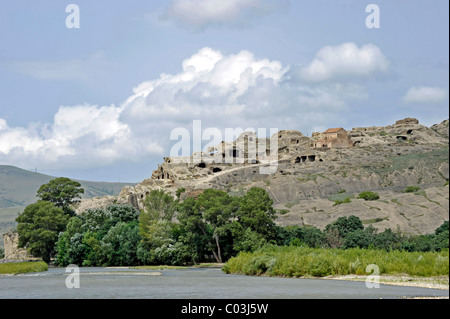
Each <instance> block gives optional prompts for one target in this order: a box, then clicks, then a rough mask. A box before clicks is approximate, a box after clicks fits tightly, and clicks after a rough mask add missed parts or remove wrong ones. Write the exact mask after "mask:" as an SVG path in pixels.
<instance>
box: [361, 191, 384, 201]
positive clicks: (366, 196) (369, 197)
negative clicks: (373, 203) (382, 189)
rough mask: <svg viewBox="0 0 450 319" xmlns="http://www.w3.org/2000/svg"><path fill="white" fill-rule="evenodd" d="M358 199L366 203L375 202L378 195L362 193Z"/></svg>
mask: <svg viewBox="0 0 450 319" xmlns="http://www.w3.org/2000/svg"><path fill="white" fill-rule="evenodd" d="M358 198H361V199H364V200H366V201H369V200H377V199H380V195H378V193H374V192H362V193H359V196H358Z"/></svg>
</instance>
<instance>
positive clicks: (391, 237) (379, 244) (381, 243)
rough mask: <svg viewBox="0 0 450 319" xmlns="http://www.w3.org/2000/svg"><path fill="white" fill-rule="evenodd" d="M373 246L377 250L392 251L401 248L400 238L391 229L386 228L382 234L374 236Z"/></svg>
mask: <svg viewBox="0 0 450 319" xmlns="http://www.w3.org/2000/svg"><path fill="white" fill-rule="evenodd" d="M374 246H375V247H376V248H379V249H384V250H387V251H389V250H393V249H398V248H400V246H401V238H400V236H399V235H398V234H397V233H394V232H393V231H392V229H390V228H388V229H386V230H385V231H383V232H382V233H379V234H376V235H375V238H374Z"/></svg>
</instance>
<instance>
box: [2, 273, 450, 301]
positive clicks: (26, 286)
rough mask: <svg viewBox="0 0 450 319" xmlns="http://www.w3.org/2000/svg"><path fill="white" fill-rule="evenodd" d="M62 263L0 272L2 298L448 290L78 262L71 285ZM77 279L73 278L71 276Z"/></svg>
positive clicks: (387, 295)
mask: <svg viewBox="0 0 450 319" xmlns="http://www.w3.org/2000/svg"><path fill="white" fill-rule="evenodd" d="M69 275H70V276H72V275H71V274H69V273H66V272H65V268H49V270H48V271H46V272H40V273H32V274H22V275H15V276H0V299H21V298H26V299H112V298H119V299H358V298H359V299H361V298H362V299H373V298H376V299H378V298H383V299H395V298H403V297H416V296H424V297H436V296H445V297H448V296H449V292H448V290H439V289H427V288H416V287H398V286H391V285H383V284H381V285H380V287H379V288H372V289H369V288H367V287H366V283H365V282H351V281H341V280H325V279H293V278H268V277H249V276H239V275H227V274H224V273H223V272H222V271H221V270H220V269H210V268H200V269H197V268H192V269H182V270H161V271H150V270H133V269H125V268H80V276H79V288H72V289H69V288H67V286H66V279H68V276H69ZM74 282H75V281H74Z"/></svg>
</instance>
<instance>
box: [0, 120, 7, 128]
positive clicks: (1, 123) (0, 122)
mask: <svg viewBox="0 0 450 319" xmlns="http://www.w3.org/2000/svg"><path fill="white" fill-rule="evenodd" d="M7 128H8V123H6V120H4V119H2V118H0V131H3V130H6V129H7Z"/></svg>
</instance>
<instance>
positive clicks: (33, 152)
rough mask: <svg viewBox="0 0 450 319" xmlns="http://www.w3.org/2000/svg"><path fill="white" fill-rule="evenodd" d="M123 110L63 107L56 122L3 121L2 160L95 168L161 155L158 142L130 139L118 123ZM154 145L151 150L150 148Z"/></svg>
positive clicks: (0, 134)
mask: <svg viewBox="0 0 450 319" xmlns="http://www.w3.org/2000/svg"><path fill="white" fill-rule="evenodd" d="M121 110H122V109H121V108H118V107H115V106H103V107H99V106H95V105H80V106H71V107H66V106H63V107H60V108H59V110H58V112H57V113H56V114H55V116H54V121H53V123H46V124H41V123H32V124H30V125H29V126H28V127H26V128H24V127H15V128H14V127H8V125H7V123H6V121H5V120H2V119H0V161H2V162H6V161H8V162H12V163H17V165H19V164H22V165H24V166H25V165H26V166H29V165H30V163H33V164H40V165H41V167H51V168H67V167H78V168H81V167H93V166H101V165H105V164H110V163H114V162H116V161H120V160H124V159H126V160H128V159H130V158H133V157H139V156H146V155H149V154H162V148H161V147H160V146H159V145H157V143H154V142H151V141H148V144H147V145H145V144H144V143H142V141H139V140H136V141H135V140H133V139H132V138H131V135H132V134H131V130H130V128H129V126H128V124H126V123H122V122H120V120H119V116H120V112H121ZM150 146H151V147H150Z"/></svg>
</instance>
